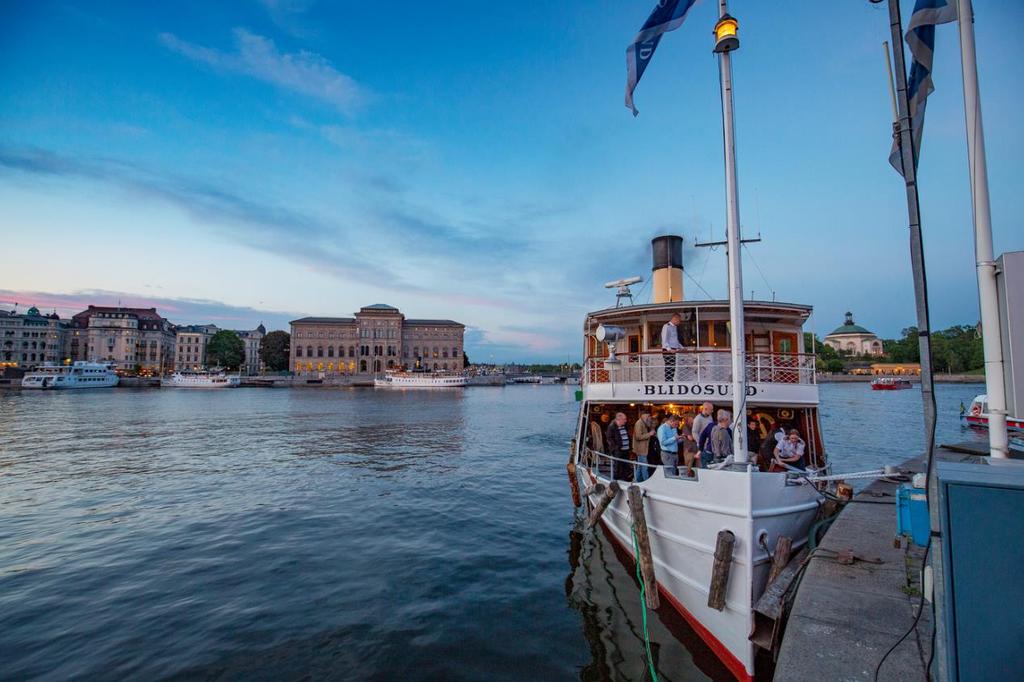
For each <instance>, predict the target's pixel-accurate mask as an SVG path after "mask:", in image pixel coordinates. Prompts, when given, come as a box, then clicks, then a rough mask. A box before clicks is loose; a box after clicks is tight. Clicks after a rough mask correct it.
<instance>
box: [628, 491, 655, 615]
mask: <svg viewBox="0 0 1024 682" xmlns="http://www.w3.org/2000/svg"><path fill="white" fill-rule="evenodd" d="M626 501H627V502H629V511H630V513H631V514H632V515H633V532H635V533H636V546H637V557H636V560H637V562H639V564H640V576H641V577H642V578H643V581H644V599H645V600H646V601H647V608H649V609H652V610H653V609H657V608H658V607H659V606H660V605H661V599H660V597H659V596H658V581H657V580H656V579H655V577H654V556H653V555H652V554H651V538H650V536H649V535H648V534H647V517H646V515H645V514H644V491H643V490H641V489H640V487H639V486H635V485H631V486H629V490H627V491H626Z"/></svg>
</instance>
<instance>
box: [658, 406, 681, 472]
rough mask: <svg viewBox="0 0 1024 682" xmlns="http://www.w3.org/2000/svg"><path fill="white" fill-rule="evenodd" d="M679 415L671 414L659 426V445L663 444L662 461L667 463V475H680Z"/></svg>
mask: <svg viewBox="0 0 1024 682" xmlns="http://www.w3.org/2000/svg"><path fill="white" fill-rule="evenodd" d="M681 440H684V438H683V436H680V435H679V415H678V414H670V415H669V416H668V419H666V420H665V421H664V422H662V424H661V426H659V427H658V445H660V446H661V461H662V462H663V463H664V465H665V475H666V476H678V475H679V468H678V467H679V441H681Z"/></svg>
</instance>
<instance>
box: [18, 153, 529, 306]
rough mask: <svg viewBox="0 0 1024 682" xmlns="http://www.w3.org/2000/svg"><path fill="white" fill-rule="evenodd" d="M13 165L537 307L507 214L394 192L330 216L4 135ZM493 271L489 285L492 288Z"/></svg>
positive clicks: (276, 250)
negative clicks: (524, 282) (478, 214)
mask: <svg viewBox="0 0 1024 682" xmlns="http://www.w3.org/2000/svg"><path fill="white" fill-rule="evenodd" d="M4 170H7V171H19V172H21V173H26V174H30V175H36V176H43V177H55V178H79V179H85V180H89V181H96V182H105V183H112V184H114V185H116V186H120V187H122V188H124V189H126V190H128V191H131V192H134V193H138V194H141V195H143V196H144V197H146V198H156V199H159V200H161V201H164V202H166V203H169V204H171V205H173V206H175V207H177V208H179V209H180V210H183V211H185V212H187V213H189V214H190V215H192V216H194V217H195V218H197V219H198V220H200V221H202V222H204V223H205V224H208V225H210V227H211V228H213V229H216V230H219V231H220V232H221V233H222V235H223V236H225V237H227V238H229V239H231V240H232V241H235V242H236V243H239V244H242V245H245V246H247V247H250V248H254V249H257V250H260V251H264V252H267V253H271V254H273V255H276V256H279V257H284V258H287V259H289V260H291V261H292V262H295V263H298V264H300V265H302V266H304V267H308V268H310V269H312V270H315V271H317V272H321V273H324V274H327V275H330V276H334V277H337V278H339V279H341V280H344V281H350V280H353V279H359V280H361V281H367V282H372V283H373V284H374V286H377V287H378V288H381V289H385V290H393V291H401V292H407V293H408V292H414V293H417V294H419V295H421V296H425V297H429V298H437V299H443V300H451V301H459V302H461V303H464V304H467V305H476V306H485V307H493V308H498V309H502V310H510V309H520V310H524V311H526V310H530V309H532V308H533V307H534V305H533V303H532V302H529V301H524V300H523V299H522V298H521V297H520V295H519V294H520V292H521V286H520V285H519V283H517V282H516V281H514V276H515V273H514V270H513V269H512V268H508V267H505V266H506V265H507V264H508V261H509V258H513V259H515V260H517V261H523V262H528V261H529V260H530V258H531V256H532V255H533V254H532V246H531V244H530V243H529V242H528V241H527V240H525V239H522V238H519V237H515V236H512V235H514V234H515V232H514V230H512V229H510V226H508V225H506V224H505V223H503V222H500V221H499V222H495V223H494V224H493V225H491V226H487V225H484V224H479V223H469V222H466V221H451V220H446V219H445V218H444V217H442V216H438V215H434V214H433V213H432V212H430V211H428V210H426V209H424V208H421V207H417V206H413V205H408V204H405V203H403V202H401V201H399V200H397V199H395V198H394V197H389V198H387V200H386V201H384V202H382V203H373V202H368V204H367V205H366V206H364V207H363V208H362V213H361V214H356V215H349V216H346V217H345V218H343V219H342V218H337V217H334V216H332V217H331V218H324V217H321V216H319V215H317V214H315V213H310V212H304V211H301V210H296V209H291V208H284V207H281V206H276V205H274V204H271V203H268V202H265V201H261V200H259V199H254V198H251V197H249V196H247V195H246V194H244V193H241V192H239V191H237V190H234V189H231V188H228V187H225V186H220V185H216V184H212V183H209V182H205V181H203V180H199V179H195V178H187V177H182V176H177V175H173V174H167V173H160V172H157V171H154V170H153V169H150V168H147V167H145V166H141V165H138V164H134V163H130V162H126V161H123V160H118V159H110V158H103V157H88V156H66V155H60V154H55V153H53V152H49V151H46V150H41V149H37V148H18V149H12V148H8V147H4V146H3V145H2V144H0V172H2V171H4ZM370 235H372V237H370ZM341 245H343V248H342V247H341ZM382 245H386V246H387V247H388V248H394V249H401V252H402V259H401V260H400V261H398V260H395V259H393V258H389V257H386V254H383V253H382V252H381V246H382ZM484 280H486V281H487V282H488V287H487V288H486V289H485V290H482V289H481V288H480V287H479V282H480V281H484Z"/></svg>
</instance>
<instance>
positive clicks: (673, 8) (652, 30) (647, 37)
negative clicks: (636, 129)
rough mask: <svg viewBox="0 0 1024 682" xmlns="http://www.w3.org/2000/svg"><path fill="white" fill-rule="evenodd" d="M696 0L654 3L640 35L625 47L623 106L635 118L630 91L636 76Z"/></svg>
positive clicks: (665, 0) (682, 19)
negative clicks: (624, 104)
mask: <svg viewBox="0 0 1024 682" xmlns="http://www.w3.org/2000/svg"><path fill="white" fill-rule="evenodd" d="M696 2H697V0H658V4H657V5H656V6H655V7H654V11H653V12H651V16H649V17H647V21H645V22H644V25H643V27H641V29H640V32H639V33H637V34H636V38H633V42H632V43H630V44H629V47H627V48H626V106H627V107H629V108H630V109H632V110H633V115H634V116H636V115H637V114H639V113H640V112H639V111H637V109H636V107H635V106H633V91H634V90H636V84H637V83H639V82H640V77H641V76H643V75H644V71H645V70H646V69H647V64H648V63H649V62H650V61H651V57H653V56H654V51H655V50H656V49H658V43H660V42H661V36H662V35H663V34H665V33H667V32H669V31H674V30H676V29H677V28H679V27H680V26H681V25H682V23H683V21H685V20H686V15H687V14H688V13H689V11H690V8H691V7H693V6H694V5H695V4H696Z"/></svg>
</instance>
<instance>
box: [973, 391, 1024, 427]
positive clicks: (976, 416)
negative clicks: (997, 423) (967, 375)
mask: <svg viewBox="0 0 1024 682" xmlns="http://www.w3.org/2000/svg"><path fill="white" fill-rule="evenodd" d="M961 417H962V418H963V420H964V421H966V422H967V423H968V424H969V425H970V426H977V427H981V428H985V429H987V428H988V396H987V395H984V394H982V395H979V396H976V397H975V398H974V400H972V401H971V407H970V409H969V410H967V411H966V412H965V413H964V414H963V415H961ZM1006 430H1007V431H1014V432H1018V433H1024V419H1021V418H1019V417H1011V416H1009V415H1007V416H1006Z"/></svg>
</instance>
